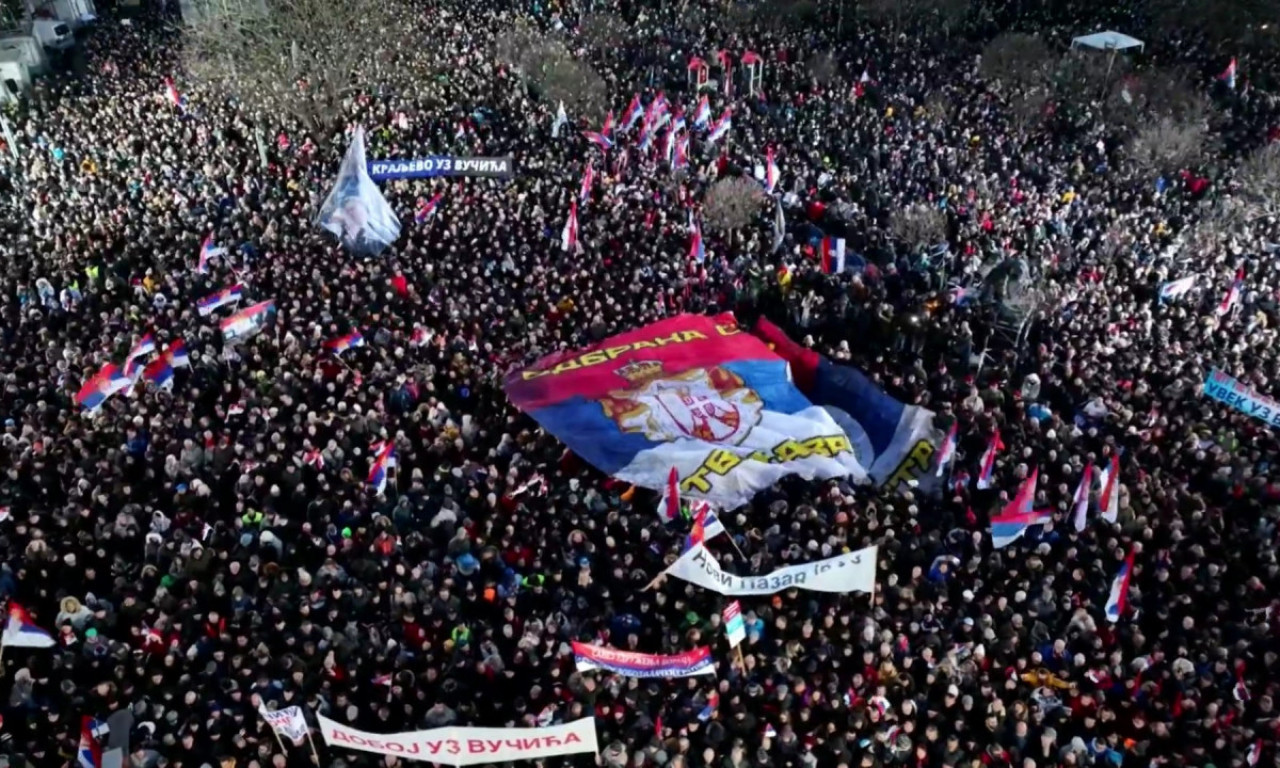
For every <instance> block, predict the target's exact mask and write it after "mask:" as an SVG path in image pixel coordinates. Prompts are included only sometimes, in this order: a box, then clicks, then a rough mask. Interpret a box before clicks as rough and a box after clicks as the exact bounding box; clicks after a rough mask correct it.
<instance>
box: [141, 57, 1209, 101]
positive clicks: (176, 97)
mask: <svg viewBox="0 0 1280 768" xmlns="http://www.w3.org/2000/svg"><path fill="white" fill-rule="evenodd" d="M1232 63H1234V59H1233V60H1232ZM164 90H165V93H166V94H168V95H169V101H170V102H172V104H173V106H175V107H177V108H178V109H185V108H186V106H187V99H186V97H185V96H183V95H181V94H180V93H178V86H176V85H174V83H173V78H172V77H166V78H165V79H164Z"/></svg>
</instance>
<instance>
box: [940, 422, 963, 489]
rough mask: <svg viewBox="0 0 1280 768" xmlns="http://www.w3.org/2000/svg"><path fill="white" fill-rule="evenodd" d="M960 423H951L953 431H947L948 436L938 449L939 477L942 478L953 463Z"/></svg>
mask: <svg viewBox="0 0 1280 768" xmlns="http://www.w3.org/2000/svg"><path fill="white" fill-rule="evenodd" d="M959 431H960V422H958V421H953V422H951V429H949V430H947V436H946V437H945V438H944V439H943V441H942V445H941V446H939V447H938V471H937V473H936V474H937V476H938V477H942V473H943V471H944V470H946V468H947V465H948V464H950V463H951V459H953V458H954V457H955V455H956V442H957V440H956V438H957V436H958V435H959Z"/></svg>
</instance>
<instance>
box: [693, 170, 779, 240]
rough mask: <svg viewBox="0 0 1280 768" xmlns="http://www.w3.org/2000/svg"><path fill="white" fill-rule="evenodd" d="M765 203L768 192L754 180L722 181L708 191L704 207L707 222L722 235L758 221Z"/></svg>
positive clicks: (731, 179)
mask: <svg viewBox="0 0 1280 768" xmlns="http://www.w3.org/2000/svg"><path fill="white" fill-rule="evenodd" d="M764 199H765V194H764V190H763V189H762V188H761V187H760V185H759V184H758V183H756V182H755V181H753V180H752V179H748V178H746V177H744V176H733V177H730V178H727V179H721V180H720V181H717V182H716V183H715V184H712V185H711V188H710V189H708V190H707V197H706V199H705V200H704V201H703V203H702V217H703V221H705V222H706V223H707V225H708V226H710V227H711V228H712V229H716V230H720V231H732V230H735V229H741V228H742V227H745V226H747V225H748V224H750V223H751V222H752V221H754V220H755V218H756V216H757V215H758V214H759V213H760V206H761V205H762V204H763V203H764Z"/></svg>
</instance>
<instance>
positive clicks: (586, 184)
mask: <svg viewBox="0 0 1280 768" xmlns="http://www.w3.org/2000/svg"><path fill="white" fill-rule="evenodd" d="M595 182H596V169H595V163H594V162H592V161H590V160H588V161H587V167H586V169H584V170H583V171H582V184H581V186H580V187H579V188H578V202H580V203H586V202H588V201H590V200H591V190H592V188H593V187H595Z"/></svg>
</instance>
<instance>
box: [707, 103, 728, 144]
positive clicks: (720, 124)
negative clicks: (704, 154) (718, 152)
mask: <svg viewBox="0 0 1280 768" xmlns="http://www.w3.org/2000/svg"><path fill="white" fill-rule="evenodd" d="M731 127H733V115H732V113H731V112H730V110H728V109H725V111H724V112H723V113H722V114H721V115H720V119H719V120H717V121H716V123H715V125H713V126H711V132H710V133H708V134H707V143H708V144H715V143H716V142H717V141H719V140H720V139H722V138H724V136H725V134H727V133H729V129H730V128H731Z"/></svg>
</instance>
